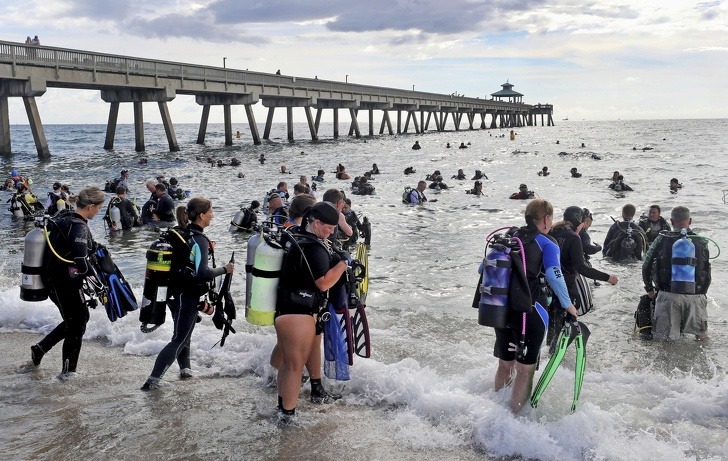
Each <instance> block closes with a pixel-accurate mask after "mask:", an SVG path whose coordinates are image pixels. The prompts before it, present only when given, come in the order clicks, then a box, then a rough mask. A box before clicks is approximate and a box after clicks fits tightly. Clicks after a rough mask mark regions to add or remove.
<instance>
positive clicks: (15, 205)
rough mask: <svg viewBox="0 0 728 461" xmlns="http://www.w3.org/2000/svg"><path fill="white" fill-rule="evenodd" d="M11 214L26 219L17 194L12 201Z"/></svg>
mask: <svg viewBox="0 0 728 461" xmlns="http://www.w3.org/2000/svg"><path fill="white" fill-rule="evenodd" d="M9 210H10V212H11V213H12V214H13V216H15V217H16V218H24V217H25V213H23V208H22V207H21V206H20V201H18V199H17V194H15V195H13V196H12V198H11V199H10V208H9Z"/></svg>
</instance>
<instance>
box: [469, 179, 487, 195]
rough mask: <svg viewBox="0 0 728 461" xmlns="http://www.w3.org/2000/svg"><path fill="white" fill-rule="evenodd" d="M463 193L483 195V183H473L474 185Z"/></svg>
mask: <svg viewBox="0 0 728 461" xmlns="http://www.w3.org/2000/svg"><path fill="white" fill-rule="evenodd" d="M465 193H466V194H471V195H483V183H482V182H480V181H475V184H473V188H472V189H470V190H468V191H465Z"/></svg>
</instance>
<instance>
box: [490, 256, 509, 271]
mask: <svg viewBox="0 0 728 461" xmlns="http://www.w3.org/2000/svg"><path fill="white" fill-rule="evenodd" d="M485 265H486V266H495V267H501V268H506V269H509V268H510V267H511V266H512V265H513V264H512V263H511V260H510V259H508V260H502V259H498V260H493V259H487V258H486V260H485Z"/></svg>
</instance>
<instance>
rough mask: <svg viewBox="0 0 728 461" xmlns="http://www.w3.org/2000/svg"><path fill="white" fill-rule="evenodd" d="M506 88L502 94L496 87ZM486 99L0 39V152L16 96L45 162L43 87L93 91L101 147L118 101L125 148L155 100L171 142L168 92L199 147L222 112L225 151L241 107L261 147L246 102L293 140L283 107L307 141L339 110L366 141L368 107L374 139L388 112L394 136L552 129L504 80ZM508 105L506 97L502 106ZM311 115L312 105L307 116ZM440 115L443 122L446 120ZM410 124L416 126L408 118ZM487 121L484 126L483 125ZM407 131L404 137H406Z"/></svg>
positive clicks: (4, 150) (173, 147) (138, 145)
mask: <svg viewBox="0 0 728 461" xmlns="http://www.w3.org/2000/svg"><path fill="white" fill-rule="evenodd" d="M507 85H510V87H509V88H506V86H507ZM502 86H503V88H504V89H503V90H501V91H500V92H498V93H493V94H492V99H485V98H484V99H480V98H473V97H465V96H460V95H455V94H437V93H429V92H424V91H414V86H413V89H412V90H411V91H410V90H403V89H396V88H386V87H377V86H370V85H360V84H355V83H348V82H337V81H331V80H319V79H318V78H303V77H296V76H290V75H279V74H268V73H262V72H251V71H247V70H238V69H231V68H224V67H222V68H221V67H214V66H201V65H195V64H185V63H177V62H169V61H159V60H152V59H144V58H137V57H129V56H119V55H111V54H102V53H95V52H91V51H82V50H72V49H64V48H55V47H47V46H34V45H26V44H23V43H15V42H5V41H0V154H9V153H11V140H10V120H9V111H8V98H12V97H19V98H22V99H23V103H24V105H25V109H26V113H27V115H28V121H29V123H30V127H31V132H32V133H33V138H34V141H35V146H36V149H37V151H38V156H39V157H41V158H47V157H50V151H49V149H48V142H47V140H46V137H45V132H44V130H43V124H42V123H41V117H40V113H39V111H38V107H37V104H36V100H35V98H36V97H40V96H43V95H44V94H45V92H46V89H47V88H70V89H82V90H98V91H100V92H101V99H102V100H103V101H104V102H107V103H109V118H108V122H107V130H106V139H105V142H104V148H105V149H113V147H114V137H115V134H116V125H117V118H118V113H119V105H120V104H121V103H132V104H133V114H134V133H135V149H136V150H137V151H138V152H142V151H144V150H145V143H144V114H143V106H142V104H143V103H150V102H151V103H157V105H158V107H159V111H160V114H161V118H162V123H163V125H164V129H165V133H166V135H167V141H168V144H169V149H170V151H178V150H179V145H178V143H177V138H176V136H175V132H174V126H173V124H172V120H171V117H170V114H169V108H168V106H167V103H169V102H171V101H173V100H174V99H175V97H176V96H177V95H192V96H194V97H195V101H196V102H197V104H199V105H200V106H201V118H200V127H199V131H198V135H197V143H199V144H203V143H204V142H205V134H206V132H207V122H208V118H209V114H210V110H211V107H212V106H222V109H223V115H224V125H225V145H232V143H233V130H232V109H231V107H232V106H243V107H244V110H245V116H246V119H247V122H248V125H249V127H250V132H251V136H252V138H253V139H252V141H253V143H254V144H256V145H257V144H261V143H262V140H261V136H260V133H259V131H258V124H257V122H256V120H255V116H254V114H253V109H252V108H253V105H255V104H257V103H258V102H261V103H262V105H263V106H264V107H266V108H268V113H267V117H266V122H265V127H264V130H263V136H262V139H264V140H267V139H269V136H270V131H271V127H272V124H273V115H274V111H275V109H277V108H281V109H285V110H286V124H287V134H288V140H289V141H291V142H292V141H294V139H293V109H294V108H301V109H303V112H304V115H305V117H306V122H307V123H308V128H309V131H310V134H311V140H312V141H317V140H318V139H319V125H320V121H321V115H322V112H323V111H324V110H329V109H330V110H332V111H333V121H334V124H333V125H334V128H333V137H334V138H338V137H339V111H340V110H345V111H347V112H348V114H349V118H350V122H349V130H348V133H349V136H355V137H357V138H358V137H361V136H362V134H361V128H360V126H359V121H358V116H359V111H367V112H368V114H367V115H368V135H369V136H374V135H375V126H376V125H377V123H376V122H375V118H374V111H379V112H381V113H382V115H381V123H379V134H380V135H383V134H384V133H385V130H386V133H387V134H389V135H393V134H394V133H395V130H394V128H393V124H392V117H391V116H390V114H391V113H393V112H396V133H397V134H403V133H410V132H414V133H417V134H421V133H425V132H427V131H430V130H431V129H434V130H436V131H446V125H447V124H448V122H449V121H450V123H451V126H453V129H454V130H455V131H460V130H461V129H468V130H475V129H488V128H513V127H521V126H533V125H536V124H537V121H538V120H537V116H538V115H540V116H541V126H544V116H546V117H547V119H546V122H547V123H546V124H547V125H548V126H551V125H553V124H554V123H553V117H552V114H553V106H552V105H550V104H537V105H529V104H524V103H523V102H522V96H523V95H521V94H520V93H517V92H513V93H516V94H517V95H520V96H518V97H517V98H514V97H512V96H513V95H510V97H509V96H507V95H499V93H502V92H503V91H505V90H509V91H511V92H512V86H513V85H511V84H509V83H507V84H504V85H502ZM503 99H508V100H503ZM313 109H316V113H315V115H314V113H313ZM450 116H452V118H451V120H450ZM418 119H419V120H418ZM488 119H489V120H488ZM410 129H411V130H412V131H410Z"/></svg>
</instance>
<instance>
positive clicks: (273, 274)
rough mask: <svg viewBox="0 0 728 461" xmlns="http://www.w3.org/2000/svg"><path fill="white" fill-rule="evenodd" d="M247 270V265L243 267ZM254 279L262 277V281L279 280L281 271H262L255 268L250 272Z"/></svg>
mask: <svg viewBox="0 0 728 461" xmlns="http://www.w3.org/2000/svg"><path fill="white" fill-rule="evenodd" d="M245 267H246V270H247V267H248V266H247V265H246V266H245ZM250 272H251V273H252V274H253V276H254V277H262V278H264V279H277V278H280V276H281V273H282V271H281V270H277V271H266V270H263V269H258V268H256V267H253V269H252V270H251V271H250Z"/></svg>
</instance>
